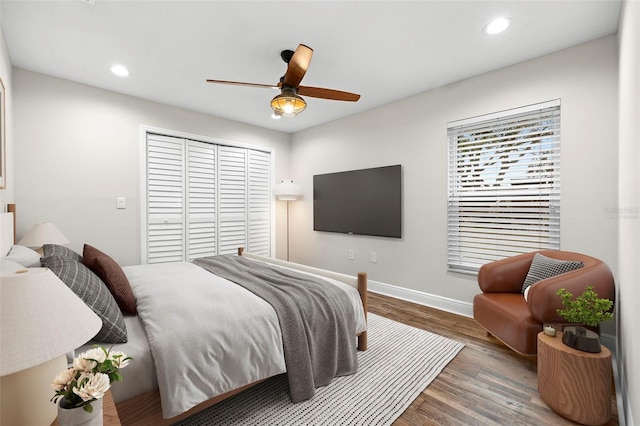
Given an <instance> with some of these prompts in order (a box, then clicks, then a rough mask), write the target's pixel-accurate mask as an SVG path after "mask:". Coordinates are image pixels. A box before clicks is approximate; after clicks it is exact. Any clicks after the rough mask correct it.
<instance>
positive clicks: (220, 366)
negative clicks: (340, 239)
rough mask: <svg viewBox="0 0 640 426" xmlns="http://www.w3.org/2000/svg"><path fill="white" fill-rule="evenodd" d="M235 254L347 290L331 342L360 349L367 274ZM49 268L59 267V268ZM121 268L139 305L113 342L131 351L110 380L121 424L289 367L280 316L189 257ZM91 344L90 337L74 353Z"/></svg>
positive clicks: (177, 411)
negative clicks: (346, 319) (345, 328)
mask: <svg viewBox="0 0 640 426" xmlns="http://www.w3.org/2000/svg"><path fill="white" fill-rule="evenodd" d="M3 215H4V214H3ZM14 220H15V216H14ZM3 234H4V233H3ZM5 244H6V243H5ZM5 249H6V247H3V252H2V254H3V256H4V255H5V253H6V252H5V251H4V250H5ZM83 254H85V255H86V246H85V252H84V253H83ZM46 255H47V253H46V252H45V256H46ZM234 258H236V259H229V260H233V261H234V262H242V263H244V264H247V265H248V267H250V268H251V269H252V271H253V270H260V269H261V268H268V269H269V270H270V268H272V267H276V268H279V269H278V270H277V272H278V274H280V273H282V274H284V275H286V276H290V275H292V276H294V277H300V279H301V281H305V282H306V281H307V279H308V280H310V281H313V282H315V281H316V280H324V281H326V282H328V283H329V284H328V286H329V287H331V288H333V290H331V291H336V289H338V290H337V291H338V292H340V293H344V295H345V296H346V300H348V304H349V305H350V306H351V307H352V309H353V312H354V314H355V316H354V325H353V327H350V328H349V330H352V331H353V334H352V335H351V336H350V340H349V341H348V342H347V343H344V342H345V341H344V340H343V341H342V342H343V344H340V345H336V346H340V347H343V346H349V345H351V346H353V347H354V348H355V347H356V345H357V348H358V349H359V350H366V346H367V335H366V305H367V303H366V274H358V276H357V277H351V276H347V275H343V274H339V273H335V272H331V271H325V270H321V269H317V268H312V267H308V266H304V265H298V264H294V263H291V262H286V261H282V260H277V259H271V258H266V257H262V256H257V255H253V254H250V253H247V252H245V251H244V250H242V249H239V250H238V254H237V256H234ZM49 259H51V258H49ZM87 259H90V257H87V256H85V262H87V263H88V264H89V263H90V262H88V260H87ZM225 261H226V260H225ZM65 262H67V261H66V260H65ZM69 262H70V261H69ZM67 263H68V262H67ZM76 263H77V262H76ZM47 266H50V267H51V268H52V270H54V272H57V271H56V270H55V269H56V268H57V267H58V266H59V265H58V264H51V263H50V264H48V265H47ZM121 271H122V273H123V274H124V276H125V277H126V279H127V280H128V282H129V283H130V286H131V291H132V292H133V296H134V297H135V303H136V306H135V307H134V308H133V309H136V310H137V315H124V316H123V322H124V326H125V328H126V333H127V338H126V340H127V342H126V343H117V344H114V345H113V348H114V349H117V350H121V351H123V352H125V353H126V354H127V355H129V356H131V357H133V358H134V362H132V363H131V364H130V365H129V366H127V368H126V369H123V370H122V374H123V377H124V381H123V382H119V383H115V384H114V385H113V386H112V394H113V397H114V400H115V401H116V404H117V408H118V412H119V415H120V417H121V419H122V420H123V422H125V423H127V424H129V423H132V424H138V423H140V422H145V423H147V422H149V423H154V424H171V423H173V422H175V421H177V420H179V419H182V418H185V417H188V416H189V415H191V414H193V413H195V412H198V411H201V410H203V409H205V408H207V407H209V406H211V405H213V404H215V403H217V402H219V401H222V400H223V399H226V398H228V397H230V396H232V395H234V394H236V393H238V392H240V391H242V390H244V389H247V388H248V387H251V386H253V385H255V384H257V383H260V382H262V381H264V380H266V379H268V378H270V377H273V376H276V375H279V374H283V373H285V372H286V370H287V368H286V365H287V363H286V362H285V354H284V352H283V337H282V336H283V335H286V333H285V334H283V333H282V331H281V329H280V325H279V319H278V315H280V313H279V312H278V313H276V312H275V310H274V308H273V307H272V306H271V305H270V304H269V303H267V302H265V300H263V299H261V298H260V297H258V296H256V295H255V294H253V293H252V292H251V291H249V290H248V289H247V288H245V287H243V286H241V285H239V284H236V283H233V282H231V281H230V280H229V279H227V278H222V277H220V276H218V275H215V274H213V273H211V272H209V271H207V270H205V269H204V267H203V266H197V265H195V264H194V263H190V262H173V263H171V264H153V265H133V266H125V267H123V268H121ZM61 277H62V278H64V276H62V275H61ZM187 277H188V278H187ZM62 278H61V279H62ZM63 281H65V279H63ZM323 285H325V284H323ZM314 288H315V287H314ZM114 295H115V293H114ZM212 306H214V308H213V309H212ZM129 309H131V307H130V308H129ZM103 322H105V321H104V319H103ZM355 336H357V343H356V337H355ZM338 341H339V340H338ZM102 344H103V345H105V344H104V343H102ZM91 346H92V342H89V343H88V345H86V346H85V347H81V348H78V349H77V351H76V352H79V351H83V350H85V349H87V348H88V347H91ZM105 346H106V345H105ZM185 348H188V350H187V351H186V352H189V354H188V356H189V358H188V359H187V358H184V356H186V355H185V354H184V353H183V352H185V351H184V350H183V349H185ZM194 348H195V349H196V350H193V349H194ZM338 349H340V348H337V350H338ZM180 350H181V352H179V353H178V351H180ZM289 357H291V356H290V355H289ZM289 365H290V364H289ZM352 372H353V371H349V372H346V373H345V372H344V371H343V372H342V373H340V372H338V373H339V374H336V375H342V374H350V373H352ZM185 383H188V384H190V385H191V386H187V385H185ZM290 384H291V379H290ZM292 386H293V385H292ZM292 398H293V396H292Z"/></svg>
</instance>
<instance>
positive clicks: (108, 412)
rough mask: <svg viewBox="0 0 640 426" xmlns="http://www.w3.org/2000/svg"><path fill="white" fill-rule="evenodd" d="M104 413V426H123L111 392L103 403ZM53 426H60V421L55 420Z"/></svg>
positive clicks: (104, 398) (106, 395)
mask: <svg viewBox="0 0 640 426" xmlns="http://www.w3.org/2000/svg"><path fill="white" fill-rule="evenodd" d="M102 413H103V415H104V419H103V423H102V426H121V423H120V417H118V410H117V409H116V403H115V402H114V401H113V396H112V395H111V391H108V392H107V393H106V394H105V395H104V397H103V401H102ZM51 426H59V425H58V419H55V420H54V421H53V423H51Z"/></svg>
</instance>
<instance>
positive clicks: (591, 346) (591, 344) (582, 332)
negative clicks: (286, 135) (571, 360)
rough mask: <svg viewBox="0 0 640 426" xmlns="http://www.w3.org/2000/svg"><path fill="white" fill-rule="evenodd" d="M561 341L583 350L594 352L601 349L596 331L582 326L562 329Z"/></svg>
mask: <svg viewBox="0 0 640 426" xmlns="http://www.w3.org/2000/svg"><path fill="white" fill-rule="evenodd" d="M562 343H564V344H565V345H567V346H569V347H570V348H574V349H577V350H579V351H583V352H589V353H593V354H595V353H599V352H601V351H602V348H601V346H600V336H599V335H598V333H596V332H593V331H591V330H587V329H586V328H584V327H582V326H576V327H565V328H564V330H563V331H562Z"/></svg>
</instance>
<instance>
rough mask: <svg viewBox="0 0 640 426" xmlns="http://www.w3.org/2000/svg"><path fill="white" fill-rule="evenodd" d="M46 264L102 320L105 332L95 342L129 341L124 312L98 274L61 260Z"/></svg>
mask: <svg viewBox="0 0 640 426" xmlns="http://www.w3.org/2000/svg"><path fill="white" fill-rule="evenodd" d="M44 263H45V264H44V266H46V267H47V268H49V269H51V271H52V272H53V273H54V274H56V275H57V276H58V278H60V280H61V281H62V282H64V283H65V284H66V285H67V287H69V288H70V289H71V290H72V291H73V292H74V293H75V294H76V295H77V296H78V297H79V298H80V299H82V300H83V301H84V303H86V304H87V306H89V307H90V308H91V309H92V310H93V312H95V313H96V315H98V316H99V317H100V319H101V320H102V328H101V329H100V331H99V332H98V334H96V336H95V337H94V338H93V340H95V341H98V342H104V343H125V342H126V341H127V328H126V326H125V324H124V318H123V317H122V312H120V308H118V304H117V303H116V301H115V299H114V298H113V296H112V295H111V293H110V292H109V290H108V289H107V286H106V285H105V284H104V283H103V282H102V281H100V278H98V276H97V275H96V274H94V273H93V272H91V270H89V268H87V267H86V266H84V265H83V264H82V263H80V262H76V261H74V260H70V259H65V258H63V257H61V256H49V257H47V258H45V260H44ZM61 312H64V309H63V310H62V311H61ZM71 321H73V319H71Z"/></svg>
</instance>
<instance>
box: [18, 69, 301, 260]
mask: <svg viewBox="0 0 640 426" xmlns="http://www.w3.org/2000/svg"><path fill="white" fill-rule="evenodd" d="M13 76H14V80H13V81H14V90H15V102H14V108H15V129H16V131H15V141H16V143H15V201H16V203H17V208H18V209H19V214H18V230H17V234H18V236H19V237H20V236H21V235H23V234H24V233H25V232H26V231H27V230H28V229H29V227H30V226H31V225H32V224H33V223H35V222H38V221H49V222H53V223H55V224H56V225H57V226H58V227H59V228H60V229H61V230H62V231H63V233H64V234H65V235H66V236H67V237H68V238H69V239H70V240H71V244H70V245H69V247H70V248H72V249H74V250H76V251H80V252H81V251H82V246H83V244H84V243H89V244H92V245H95V246H96V247H98V248H99V249H101V250H103V251H105V252H106V253H109V254H111V255H113V257H114V259H116V260H117V261H118V262H120V263H121V264H123V265H128V264H135V263H139V262H140V218H139V216H140V209H139V207H140V206H139V203H140V166H141V158H140V157H141V156H140V153H141V149H140V146H141V144H140V126H141V125H146V126H152V127H157V128H162V129H170V130H177V131H181V132H187V133H192V134H196V135H203V136H208V137H212V138H218V139H226V140H231V141H235V142H240V143H244V144H248V145H253V146H267V147H271V148H274V149H275V150H276V166H275V173H274V177H275V178H276V179H282V178H285V177H287V175H288V171H289V169H288V168H289V142H290V137H289V135H288V134H285V133H280V132H275V131H270V130H265V129H260V128H257V127H254V126H250V125H245V124H241V123H237V122H234V121H230V120H225V119H222V118H217V117H212V116H208V115H204V114H199V113H195V112H192V111H187V110H183V109H179V108H174V107H169V106H166V105H162V104H158V103H154V102H149V101H145V100H142V99H138V98H134V97H130V96H125V95H121V94H118V93H114V92H109V91H106V90H102V89H98V88H95V87H91V86H87V85H83V84H79V83H74V82H70V81H67V80H61V79H58V78H54V77H50V76H45V75H42V74H37V73H33V72H29V71H25V70H20V69H14V73H13ZM116 197H126V205H127V207H126V209H125V210H117V209H116ZM278 209H279V210H282V208H281V206H279V207H278ZM280 216H281V215H280ZM283 244H285V242H284V239H283V238H280V239H279V241H278V252H279V253H280V252H282V250H283V248H282V246H283Z"/></svg>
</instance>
